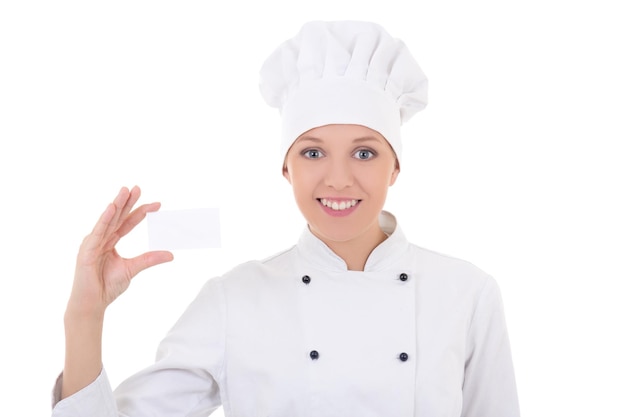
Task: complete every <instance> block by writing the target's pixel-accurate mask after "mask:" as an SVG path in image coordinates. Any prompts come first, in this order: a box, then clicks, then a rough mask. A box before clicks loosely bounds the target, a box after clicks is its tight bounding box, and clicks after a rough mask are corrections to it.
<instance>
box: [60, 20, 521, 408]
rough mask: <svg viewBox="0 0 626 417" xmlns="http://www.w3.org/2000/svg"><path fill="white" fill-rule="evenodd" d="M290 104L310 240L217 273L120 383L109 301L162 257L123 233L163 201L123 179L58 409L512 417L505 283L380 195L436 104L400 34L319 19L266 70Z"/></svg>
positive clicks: (292, 158) (74, 306)
mask: <svg viewBox="0 0 626 417" xmlns="http://www.w3.org/2000/svg"><path fill="white" fill-rule="evenodd" d="M261 79H262V81H261V90H262V93H263V96H264V98H265V99H266V101H267V102H268V103H269V104H270V105H272V106H275V107H278V108H279V109H280V111H281V115H282V121H283V137H282V150H283V155H284V157H285V158H284V161H285V162H284V166H283V175H284V176H285V178H286V179H287V180H288V181H289V183H290V184H291V185H292V188H293V192H294V196H295V199H296V202H297V204H298V207H299V209H300V211H301V212H302V214H303V216H304V217H305V219H306V221H307V228H305V230H304V232H303V234H302V236H301V238H300V240H299V241H298V243H297V244H296V245H294V246H293V247H291V248H290V249H287V250H286V251H284V252H282V253H279V254H276V255H274V256H272V257H270V258H268V259H266V260H264V261H253V262H248V263H245V264H243V265H240V266H238V267H236V268H234V269H233V270H232V271H230V272H228V273H226V274H224V275H223V276H221V277H217V278H213V279H210V280H209V281H208V282H207V283H206V285H205V286H204V287H203V289H202V290H201V292H200V293H199V294H198V296H197V298H196V300H194V301H193V302H192V303H191V304H190V306H189V307H188V309H187V310H186V312H185V313H184V314H183V316H182V317H181V318H180V319H179V320H178V322H177V323H176V325H175V326H174V327H173V328H172V330H171V331H170V332H169V334H168V335H167V336H166V338H165V339H164V340H163V342H162V343H161V344H160V346H159V352H158V358H157V361H156V362H155V364H154V365H152V366H150V367H148V368H147V369H145V370H143V371H141V372H140V373H138V374H136V375H134V376H132V377H131V378H129V379H128V380H126V381H125V382H123V383H122V384H121V385H120V387H118V388H117V389H116V391H115V393H113V392H112V391H111V388H110V385H109V383H108V381H107V379H106V372H105V370H104V368H103V367H102V359H101V336H102V324H103V320H104V313H105V311H106V308H107V306H108V305H109V304H110V303H111V302H113V301H114V300H115V299H116V298H117V297H118V296H119V295H120V294H122V293H123V292H124V291H125V290H126V288H128V285H129V283H130V281H131V279H132V277H134V276H135V275H136V274H137V273H138V272H140V271H141V270H143V269H146V268H149V267H151V266H154V265H157V264H160V263H163V262H168V261H171V260H172V255H171V253H169V252H149V253H146V254H143V255H141V256H138V257H137V258H134V259H122V258H121V257H120V256H119V255H118V254H117V253H116V251H115V245H116V244H117V242H118V241H119V240H120V238H122V237H123V236H124V235H125V234H127V233H128V232H129V231H131V230H132V229H133V228H134V227H135V226H136V225H137V224H138V223H139V222H141V220H142V219H143V218H144V217H145V216H146V214H147V213H149V212H152V211H155V210H158V208H159V204H158V203H153V204H146V205H142V206H140V207H138V208H135V209H133V207H134V206H135V204H136V203H137V201H138V199H139V195H140V191H139V189H138V188H133V189H132V190H128V189H126V188H123V189H122V190H121V191H120V193H119V194H118V196H117V197H116V198H115V200H114V202H113V203H112V204H111V205H109V207H107V209H106V210H105V212H104V213H103V214H102V216H101V218H100V219H99V221H98V222H97V224H96V226H95V227H94V230H93V231H92V233H91V234H90V235H88V236H87V237H86V238H85V240H84V242H83V244H82V246H81V249H80V251H79V254H78V259H77V267H76V275H75V280H74V286H73V289H72V294H71V296H70V300H69V302H68V307H67V311H66V315H65V327H66V363H65V367H64V372H63V374H62V377H61V378H59V381H58V383H57V386H56V392H55V404H56V405H55V407H54V410H53V416H70V415H71V416H102V417H105V416H107V417H112V416H117V415H118V413H119V415H124V416H153V415H167V416H206V415H208V414H209V413H210V412H212V411H213V410H215V409H216V408H217V407H219V406H220V405H223V407H224V413H225V415H227V416H290V417H293V416H360V417H364V416H428V417H437V416H442V417H443V416H446V417H448V416H450V417H451V416H464V417H472V416H475V417H479V416H480V417H490V416H493V417H496V416H497V417H503V416H517V415H519V411H518V404H517V395H516V390H515V381H514V376H513V368H512V363H511V357H510V349H509V344H508V337H507V332H506V326H505V322H504V315H503V312H502V305H501V300H500V295H499V290H498V287H497V285H496V283H495V281H494V280H493V279H492V278H491V277H489V276H488V275H486V274H485V273H483V272H482V271H480V270H479V269H477V268H475V267H474V266H472V265H471V264H468V263H467V262H464V261H461V260H458V259H454V258H450V257H447V256H444V255H440V254H437V253H433V252H431V251H427V250H424V249H422V248H419V247H417V246H415V245H412V244H410V243H409V242H408V241H407V240H406V238H405V237H404V235H403V234H402V231H401V230H400V228H399V227H398V226H397V224H396V220H395V218H394V217H393V216H392V215H391V214H390V213H387V212H385V211H383V206H384V203H385V198H386V194H387V189H388V187H389V186H391V185H393V183H394V182H395V180H396V178H397V176H398V174H399V172H400V166H401V141H400V126H401V124H402V123H403V122H404V121H406V120H408V119H409V118H410V117H411V116H412V115H413V114H415V113H416V112H417V111H419V110H421V109H422V108H423V107H424V106H425V105H426V85H427V82H426V78H425V77H424V75H423V73H422V71H421V70H420V68H419V66H418V65H417V63H416V62H415V61H414V59H413V58H412V56H411V55H410V53H409V52H408V50H407V49H406V48H405V46H404V45H403V44H402V42H400V41H398V40H396V39H394V38H392V37H391V36H390V35H389V34H388V33H387V32H386V31H385V30H384V29H383V28H381V27H380V26H378V25H376V24H373V23H368V22H310V23H307V24H305V25H304V26H303V27H302V29H301V31H300V32H299V33H298V35H297V36H296V37H294V38H293V39H290V40H288V41H286V42H285V43H283V44H282V45H280V46H279V48H278V49H277V50H276V51H275V52H274V53H273V54H272V55H271V56H270V57H269V58H268V59H267V61H266V62H265V64H264V66H263V68H262V70H261Z"/></svg>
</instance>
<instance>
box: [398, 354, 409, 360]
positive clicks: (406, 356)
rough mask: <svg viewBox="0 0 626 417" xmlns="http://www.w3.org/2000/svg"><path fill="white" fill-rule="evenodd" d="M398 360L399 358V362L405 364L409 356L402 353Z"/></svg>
mask: <svg viewBox="0 0 626 417" xmlns="http://www.w3.org/2000/svg"><path fill="white" fill-rule="evenodd" d="M399 358H400V360H401V361H402V362H406V361H408V360H409V355H407V354H406V353H404V352H402V353H401V354H400V356H399Z"/></svg>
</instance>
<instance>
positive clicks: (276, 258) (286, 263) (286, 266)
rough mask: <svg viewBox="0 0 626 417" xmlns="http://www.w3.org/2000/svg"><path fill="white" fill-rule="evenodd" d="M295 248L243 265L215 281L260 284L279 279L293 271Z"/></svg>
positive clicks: (228, 283) (224, 283)
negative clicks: (267, 280)
mask: <svg viewBox="0 0 626 417" xmlns="http://www.w3.org/2000/svg"><path fill="white" fill-rule="evenodd" d="M294 254H295V246H291V247H290V248H287V249H285V250H283V251H280V252H278V253H275V254H273V255H271V256H268V257H266V258H263V259H260V260H250V261H247V262H244V263H241V264H239V265H237V266H235V267H234V268H232V269H231V270H229V271H228V272H226V273H225V274H223V275H222V276H220V277H217V278H215V279H217V280H219V281H221V282H222V284H223V285H233V284H240V283H248V284H249V283H259V282H263V281H265V280H266V279H277V278H278V277H280V276H282V275H285V274H286V273H288V271H291V270H293V264H294Z"/></svg>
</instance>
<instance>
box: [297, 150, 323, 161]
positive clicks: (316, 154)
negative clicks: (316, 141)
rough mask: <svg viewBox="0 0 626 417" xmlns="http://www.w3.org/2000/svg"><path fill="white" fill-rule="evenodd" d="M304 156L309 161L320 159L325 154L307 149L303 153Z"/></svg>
mask: <svg viewBox="0 0 626 417" xmlns="http://www.w3.org/2000/svg"><path fill="white" fill-rule="evenodd" d="M302 155H304V157H305V158H309V159H318V158H321V157H322V156H324V154H323V153H322V152H321V151H320V150H319V149H307V150H305V151H304V152H302Z"/></svg>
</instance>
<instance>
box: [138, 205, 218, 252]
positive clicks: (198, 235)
mask: <svg viewBox="0 0 626 417" xmlns="http://www.w3.org/2000/svg"><path fill="white" fill-rule="evenodd" d="M147 220H148V241H149V247H150V250H176V249H202V248H219V247H220V246H221V242H220V218H219V209H217V208H199V209H186V210H164V211H157V212H154V213H148V215H147Z"/></svg>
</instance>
